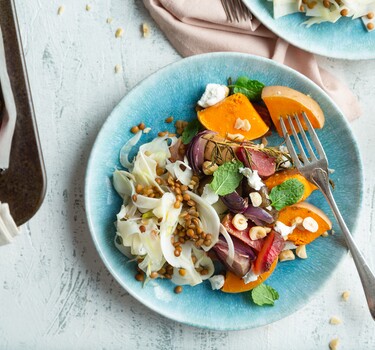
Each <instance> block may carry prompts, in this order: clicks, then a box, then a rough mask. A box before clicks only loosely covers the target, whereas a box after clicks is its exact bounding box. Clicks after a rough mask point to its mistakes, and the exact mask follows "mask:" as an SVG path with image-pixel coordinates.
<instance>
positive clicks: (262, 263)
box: [253, 230, 285, 275]
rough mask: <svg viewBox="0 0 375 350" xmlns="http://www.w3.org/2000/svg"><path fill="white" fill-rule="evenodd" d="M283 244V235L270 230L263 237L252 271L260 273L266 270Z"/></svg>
mask: <svg viewBox="0 0 375 350" xmlns="http://www.w3.org/2000/svg"><path fill="white" fill-rule="evenodd" d="M284 246H285V241H284V239H283V237H282V236H281V235H280V234H279V233H278V232H276V231H274V230H272V231H271V232H270V233H269V234H268V235H267V237H266V238H265V241H264V245H263V247H262V250H261V251H260V252H259V254H258V257H257V259H256V260H255V263H254V268H253V270H254V273H255V274H257V275H260V274H262V273H264V272H266V271H268V270H269V269H270V267H271V265H272V263H273V262H274V261H275V259H277V257H278V255H279V254H280V252H281V251H282V250H283V248H284Z"/></svg>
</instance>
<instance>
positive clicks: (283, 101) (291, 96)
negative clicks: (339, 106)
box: [262, 86, 325, 136]
mask: <svg viewBox="0 0 375 350" xmlns="http://www.w3.org/2000/svg"><path fill="white" fill-rule="evenodd" d="M262 99H263V101H264V103H265V104H266V106H267V108H268V111H269V112H270V115H271V118H272V121H273V123H274V125H275V127H276V130H277V132H278V133H279V135H280V136H282V130H281V126H280V121H279V119H280V117H281V118H283V119H285V118H287V116H288V115H294V114H297V115H298V117H299V120H300V121H301V123H302V126H303V127H304V129H305V130H306V129H307V128H306V125H305V123H304V121H303V118H302V115H301V113H302V112H305V113H306V115H307V118H308V119H309V120H310V122H311V124H312V126H313V127H314V128H316V129H321V128H322V127H323V125H324V120H325V118H324V113H323V111H322V109H321V108H320V106H319V105H318V103H317V102H316V101H315V100H313V99H312V98H311V97H310V96H307V95H305V94H303V93H301V92H299V91H297V90H294V89H291V88H289V87H286V86H267V87H265V88H264V89H263V91H262ZM288 124H289V123H288V122H286V123H285V125H286V126H287V129H288V132H289V133H290V132H291V130H290V128H289V125H288Z"/></svg>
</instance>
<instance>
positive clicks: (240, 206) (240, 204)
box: [221, 191, 249, 213]
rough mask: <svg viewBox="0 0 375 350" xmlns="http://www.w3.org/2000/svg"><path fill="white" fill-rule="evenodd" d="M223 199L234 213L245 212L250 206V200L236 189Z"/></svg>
mask: <svg viewBox="0 0 375 350" xmlns="http://www.w3.org/2000/svg"><path fill="white" fill-rule="evenodd" d="M221 200H222V202H223V203H224V204H225V205H226V206H227V207H228V209H229V210H230V211H231V212H233V213H243V212H244V211H245V210H246V209H247V207H248V206H249V200H248V199H247V198H242V197H241V196H240V195H239V194H238V193H237V192H236V191H234V192H232V193H230V194H227V195H225V196H222V197H221Z"/></svg>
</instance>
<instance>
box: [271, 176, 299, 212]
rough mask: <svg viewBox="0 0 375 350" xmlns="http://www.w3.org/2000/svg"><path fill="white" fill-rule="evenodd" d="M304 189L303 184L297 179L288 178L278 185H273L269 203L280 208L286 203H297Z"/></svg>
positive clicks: (286, 204) (285, 205)
mask: <svg viewBox="0 0 375 350" xmlns="http://www.w3.org/2000/svg"><path fill="white" fill-rule="evenodd" d="M304 191H305V185H304V184H303V183H302V182H301V181H299V180H297V179H289V180H286V181H284V182H283V183H281V184H280V185H278V186H275V187H274V188H273V189H272V190H271V192H270V194H269V196H270V199H271V205H272V206H273V207H274V208H275V209H277V210H281V209H282V208H284V207H287V206H288V205H292V204H294V203H297V202H298V201H299V200H300V199H301V197H302V195H303V193H304Z"/></svg>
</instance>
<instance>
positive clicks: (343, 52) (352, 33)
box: [243, 0, 375, 60]
mask: <svg viewBox="0 0 375 350" xmlns="http://www.w3.org/2000/svg"><path fill="white" fill-rule="evenodd" d="M243 2H244V3H245V4H246V6H247V7H248V8H249V9H250V10H251V12H252V13H253V14H254V15H255V17H257V18H258V19H259V21H261V22H262V23H263V24H264V25H265V26H266V27H268V28H269V29H270V30H272V31H273V32H274V33H276V34H277V35H278V36H280V37H281V38H283V39H285V40H286V41H288V42H290V43H291V44H293V45H294V46H297V47H299V48H301V49H303V50H306V51H309V52H312V53H316V54H319V55H323V56H328V57H334V58H342V59H348V60H363V59H372V58H375V32H367V30H366V29H365V27H364V25H363V23H362V20H361V19H360V18H359V19H356V20H351V19H349V18H340V19H339V20H338V21H337V22H336V23H322V24H316V25H313V26H311V27H310V28H307V27H306V26H305V25H303V24H302V23H303V22H305V21H306V19H307V17H306V16H305V15H304V14H302V13H295V14H292V15H288V16H284V17H281V18H278V19H277V20H275V19H274V18H273V3H272V2H270V1H266V0H243Z"/></svg>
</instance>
